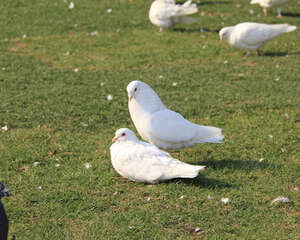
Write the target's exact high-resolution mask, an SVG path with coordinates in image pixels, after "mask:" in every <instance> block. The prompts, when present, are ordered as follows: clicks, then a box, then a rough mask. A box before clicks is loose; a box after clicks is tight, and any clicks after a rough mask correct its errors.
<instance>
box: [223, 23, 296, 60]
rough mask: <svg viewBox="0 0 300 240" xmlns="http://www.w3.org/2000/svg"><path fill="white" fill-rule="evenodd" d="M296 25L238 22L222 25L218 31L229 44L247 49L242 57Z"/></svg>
mask: <svg viewBox="0 0 300 240" xmlns="http://www.w3.org/2000/svg"><path fill="white" fill-rule="evenodd" d="M296 29H297V27H296V26H292V25H289V24H263V23H251V22H245V23H240V24H237V25H235V26H231V27H224V28H222V29H221V31H220V32H219V36H220V39H221V40H223V39H226V40H227V41H228V43H229V44H230V45H231V46H234V47H237V48H244V49H247V50H248V52H247V53H246V55H245V56H244V57H246V58H247V57H248V56H249V55H250V54H251V51H254V50H257V54H258V55H260V52H259V50H258V49H259V48H260V47H262V46H263V45H264V44H265V43H266V42H267V41H269V40H272V39H273V38H275V37H276V36H278V35H280V34H282V33H286V32H292V31H294V30H296Z"/></svg>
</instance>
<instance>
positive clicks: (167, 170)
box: [110, 128, 205, 184]
mask: <svg viewBox="0 0 300 240" xmlns="http://www.w3.org/2000/svg"><path fill="white" fill-rule="evenodd" d="M112 141H113V142H115V143H114V144H112V145H111V147H110V155H111V162H112V165H113V167H114V169H115V170H116V171H117V172H118V173H119V174H120V175H121V176H123V177H125V178H128V179H130V180H132V181H135V182H144V183H152V184H154V183H157V182H160V181H164V180H168V179H173V178H194V177H196V176H198V173H199V171H200V170H203V169H204V168H205V166H196V165H190V164H187V163H184V162H181V161H179V160H177V159H174V158H172V156H171V155H170V154H168V153H167V152H164V151H161V150H160V149H158V148H157V147H156V146H154V145H152V144H149V143H146V142H142V141H139V139H138V138H137V137H136V135H135V134H134V132H132V131H131V130H129V129H128V128H121V129H119V130H117V131H116V133H115V137H114V138H113V139H112Z"/></svg>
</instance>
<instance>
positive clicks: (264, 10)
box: [263, 8, 268, 16]
mask: <svg viewBox="0 0 300 240" xmlns="http://www.w3.org/2000/svg"><path fill="white" fill-rule="evenodd" d="M263 12H264V14H265V16H268V10H267V8H263Z"/></svg>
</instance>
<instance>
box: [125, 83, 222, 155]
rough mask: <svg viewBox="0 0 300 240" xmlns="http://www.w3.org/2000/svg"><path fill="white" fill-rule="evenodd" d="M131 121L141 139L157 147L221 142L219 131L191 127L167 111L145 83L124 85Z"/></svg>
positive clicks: (220, 131)
mask: <svg viewBox="0 0 300 240" xmlns="http://www.w3.org/2000/svg"><path fill="white" fill-rule="evenodd" d="M127 92H128V98H129V101H128V107H129V112H130V116H131V119H132V121H133V123H134V125H135V127H136V129H137V131H138V133H139V134H140V135H141V136H142V138H143V139H144V140H146V141H148V142H150V143H152V144H154V145H156V146H157V147H159V148H165V149H179V148H183V147H191V146H193V145H195V144H198V143H206V142H211V143H222V142H221V140H222V139H223V138H224V136H223V135H222V130H221V129H219V128H215V127H207V126H201V125H197V124H194V123H192V122H190V121H188V120H186V119H185V118H184V117H183V116H181V115H180V114H179V113H177V112H173V111H171V110H169V109H168V108H167V107H166V106H165V105H164V104H163V103H162V101H161V100H160V98H159V96H158V95H157V94H156V92H154V91H153V89H152V88H151V87H150V86H149V85H148V84H146V83H144V82H141V81H132V82H130V83H129V84H128V86H127Z"/></svg>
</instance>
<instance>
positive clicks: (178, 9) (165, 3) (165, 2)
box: [149, 0, 198, 31]
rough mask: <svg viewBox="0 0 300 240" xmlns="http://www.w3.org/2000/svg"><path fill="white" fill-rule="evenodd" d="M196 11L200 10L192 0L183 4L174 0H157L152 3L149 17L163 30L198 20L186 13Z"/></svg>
mask: <svg viewBox="0 0 300 240" xmlns="http://www.w3.org/2000/svg"><path fill="white" fill-rule="evenodd" d="M196 12H198V9H197V5H196V4H195V3H192V0H188V1H186V2H185V3H184V4H182V5H180V4H176V3H175V1H174V0H156V1H154V2H153V3H152V4H151V8H150V11H149V19H150V21H151V23H152V24H154V25H156V26H158V27H159V28H160V31H162V30H163V29H166V28H170V27H172V26H174V25H175V24H179V23H184V24H189V23H194V22H196V21H197V19H195V18H192V17H186V15H191V14H194V13H196Z"/></svg>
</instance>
